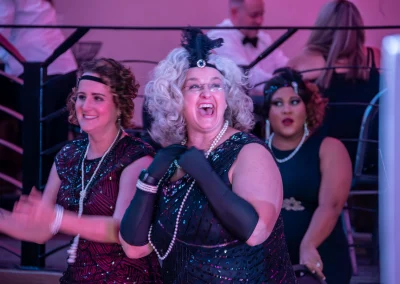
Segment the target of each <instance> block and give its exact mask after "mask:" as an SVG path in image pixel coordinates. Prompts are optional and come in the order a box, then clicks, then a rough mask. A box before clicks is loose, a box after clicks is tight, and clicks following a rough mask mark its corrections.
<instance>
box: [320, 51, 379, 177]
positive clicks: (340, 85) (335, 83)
mask: <svg viewBox="0 0 400 284" xmlns="http://www.w3.org/2000/svg"><path fill="white" fill-rule="evenodd" d="M367 65H368V66H371V69H370V73H369V78H368V80H348V79H346V75H345V74H340V73H335V72H334V73H333V75H332V79H331V82H330V85H329V87H328V88H327V89H326V90H323V95H324V97H326V98H328V99H329V104H330V105H329V106H328V108H327V110H326V115H325V119H324V123H323V127H322V130H323V131H324V134H325V135H327V136H330V137H335V138H337V139H339V140H341V141H342V142H343V144H344V145H345V147H346V148H347V151H348V152H349V155H350V159H351V161H352V164H353V167H354V162H355V159H356V152H357V141H356V140H357V139H358V135H359V133H360V126H361V121H362V118H363V115H364V111H365V109H366V108H367V106H368V104H369V103H370V101H371V100H372V99H373V98H374V96H375V95H377V94H378V92H379V77H380V75H379V71H378V69H377V67H376V63H375V58H374V54H373V51H372V49H371V48H368V59H367ZM354 103H357V104H358V105H355V104H354ZM378 125H379V121H378V117H375V119H373V121H372V124H371V126H370V129H369V133H370V135H369V139H376V140H377V139H378ZM351 140H352V141H351ZM377 150H378V147H377V145H376V144H371V143H369V145H368V147H367V155H366V161H365V164H364V165H363V166H364V167H365V169H364V172H368V173H370V174H372V173H377V167H378V165H377V162H378V156H377V152H378V151H377Z"/></svg>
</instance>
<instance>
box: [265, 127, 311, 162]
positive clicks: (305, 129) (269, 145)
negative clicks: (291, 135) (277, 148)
mask: <svg viewBox="0 0 400 284" xmlns="http://www.w3.org/2000/svg"><path fill="white" fill-rule="evenodd" d="M309 134H310V132H309V131H308V128H307V126H306V125H304V134H303V137H302V138H301V141H300V143H299V145H297V147H296V149H294V151H293V152H292V153H290V155H289V156H287V157H286V158H283V159H276V161H277V162H278V163H284V162H287V161H289V160H290V159H291V158H293V157H294V155H296V153H297V152H298V151H299V150H300V148H301V146H303V144H304V141H306V138H307V136H308V135H309ZM272 138H274V133H272V134H271V136H270V138H269V140H268V147H269V148H270V149H271V151H272Z"/></svg>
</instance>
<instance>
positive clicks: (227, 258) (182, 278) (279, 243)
mask: <svg viewBox="0 0 400 284" xmlns="http://www.w3.org/2000/svg"><path fill="white" fill-rule="evenodd" d="M249 143H258V144H262V145H264V146H265V147H266V148H267V146H266V145H265V143H263V142H262V141H261V140H259V139H258V138H256V137H255V136H253V135H250V134H246V133H242V132H240V133H237V134H234V135H233V136H231V137H230V138H229V139H228V140H226V141H225V142H223V143H222V144H221V145H219V146H218V147H217V148H216V149H215V150H214V151H213V152H212V153H211V155H210V156H209V158H208V159H209V161H210V164H211V165H212V167H213V168H214V170H215V171H216V172H217V173H218V174H219V175H220V176H221V178H222V179H223V180H224V182H225V183H226V184H227V185H228V186H230V187H231V184H230V182H229V179H228V171H229V169H230V168H231V166H232V164H233V163H234V161H235V160H236V158H237V156H238V154H239V152H240V150H241V149H242V148H243V146H244V145H246V144H249ZM174 170H175V166H173V165H172V166H171V168H170V170H169V175H170V176H171V175H172V174H173V172H174ZM191 182H192V179H191V177H190V176H188V175H186V176H184V177H183V178H181V179H179V180H178V181H175V182H170V181H167V182H165V183H164V184H163V185H162V193H161V195H160V197H159V199H158V203H157V210H156V214H155V221H154V223H153V231H152V236H151V237H152V241H153V243H154V244H155V245H156V247H157V249H158V250H159V251H160V252H161V254H164V253H165V251H166V250H167V248H168V245H169V243H170V241H171V237H172V233H173V231H174V226H175V220H176V214H177V212H178V209H179V206H180V205H181V202H182V199H183V197H184V195H185V193H186V190H187V189H188V187H189V186H190V184H191ZM162 277H163V281H164V283H176V284H178V283H290V284H292V283H296V279H295V276H294V273H293V270H292V266H291V263H290V259H289V255H288V252H287V247H286V243H285V237H284V233H283V222H282V219H281V218H280V217H279V219H278V221H277V223H276V225H275V228H274V230H273V232H272V234H271V235H270V237H269V238H268V239H267V240H266V241H265V242H264V243H263V244H261V245H258V246H254V247H251V246H248V245H247V244H245V243H242V242H240V241H238V240H236V239H235V238H234V237H233V236H232V235H231V234H230V233H229V232H228V231H227V230H226V229H225V228H224V227H223V226H222V225H221V224H220V222H219V220H218V219H217V217H216V216H215V215H214V213H213V211H212V209H211V208H210V205H209V204H208V201H207V198H206V197H205V195H204V194H203V192H202V191H201V189H200V188H199V187H198V186H197V185H195V186H194V188H193V192H192V193H191V194H190V195H189V197H188V199H187V201H186V205H185V207H184V209H183V211H182V215H181V221H180V224H179V229H178V233H177V237H176V242H175V245H174V248H173V249H172V252H171V253H170V255H169V256H168V257H167V259H166V260H164V262H163V265H162ZM273 281H274V282H273Z"/></svg>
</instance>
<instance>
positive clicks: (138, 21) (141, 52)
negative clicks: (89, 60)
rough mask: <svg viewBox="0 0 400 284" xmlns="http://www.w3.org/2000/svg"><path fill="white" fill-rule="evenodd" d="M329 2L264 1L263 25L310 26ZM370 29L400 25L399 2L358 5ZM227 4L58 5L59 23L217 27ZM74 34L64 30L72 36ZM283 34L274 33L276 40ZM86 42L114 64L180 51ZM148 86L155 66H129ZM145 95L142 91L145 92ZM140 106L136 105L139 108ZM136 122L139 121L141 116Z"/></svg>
mask: <svg viewBox="0 0 400 284" xmlns="http://www.w3.org/2000/svg"><path fill="white" fill-rule="evenodd" d="M326 2H327V0H301V1H300V0H274V1H272V0H265V3H266V13H265V21H264V25H265V26H278V25H281V26H282V25H300V26H307V25H309V26H311V25H312V24H313V23H314V21H315V18H316V15H317V13H318V11H319V9H320V8H321V6H322V5H323V4H324V3H326ZM353 2H354V3H355V4H356V5H357V6H358V7H359V9H360V11H361V13H362V15H363V17H364V22H365V24H366V25H399V24H400V20H398V11H400V1H399V0H354V1H353ZM227 3H228V0H201V1H200V0H197V1H195V0H165V1H161V0H159V1H155V0H148V1H143V0H142V1H138V0H136V1H135V0H134V1H132V0H101V1H99V0H55V6H56V9H57V13H58V17H59V22H60V24H71V25H118V26H186V25H193V26H215V25H216V24H218V23H219V22H221V20H222V19H224V18H226V17H227V16H228V8H227V6H228V5H227ZM68 32H70V31H66V33H68ZM395 32H397V33H399V32H400V31H398V30H397V31H387V30H373V31H368V32H367V42H368V44H369V45H372V46H376V47H380V46H381V41H382V38H383V36H385V35H388V34H390V33H392V34H393V33H395ZM281 33H283V31H271V32H270V34H271V35H272V36H273V37H274V38H276V37H278V36H279V34H281ZM307 35H308V32H307V31H299V32H298V33H297V34H296V35H294V36H293V37H292V38H291V39H290V40H288V41H287V42H286V43H285V44H284V45H283V46H282V49H283V50H284V52H285V53H286V54H287V55H288V56H289V57H291V56H293V55H295V54H296V53H297V52H298V51H299V50H300V49H301V48H302V47H303V44H304V42H305V40H306V38H307ZM84 40H85V41H102V42H103V47H102V49H101V51H100V54H99V56H107V57H113V58H115V59H119V60H124V59H147V60H154V61H159V60H161V59H162V58H163V57H165V55H166V54H167V53H168V52H169V51H170V50H171V49H172V48H174V47H176V46H178V44H179V40H180V34H179V32H177V31H161V32H160V31H109V30H108V31H100V30H94V31H90V32H89V33H88V34H87V35H86V36H85V38H84ZM131 66H132V69H133V70H134V72H135V74H136V75H137V77H138V79H139V81H140V83H141V85H142V86H144V84H145V82H146V80H147V79H148V74H149V72H150V71H151V69H152V66H149V65H144V64H131ZM141 90H142V91H143V88H141ZM140 104H141V101H140V99H139V100H138V105H137V106H138V107H139V108H140ZM137 122H138V123H139V124H141V120H140V118H139V117H137Z"/></svg>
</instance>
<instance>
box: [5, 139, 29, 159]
mask: <svg viewBox="0 0 400 284" xmlns="http://www.w3.org/2000/svg"><path fill="white" fill-rule="evenodd" d="M0 145H3V146H4V147H6V148H8V149H11V150H13V151H14V152H17V153H18V154H21V155H22V154H23V153H24V150H23V149H22V148H21V147H19V146H17V145H16V144H14V143H11V142H8V141H6V140H4V139H0Z"/></svg>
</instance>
